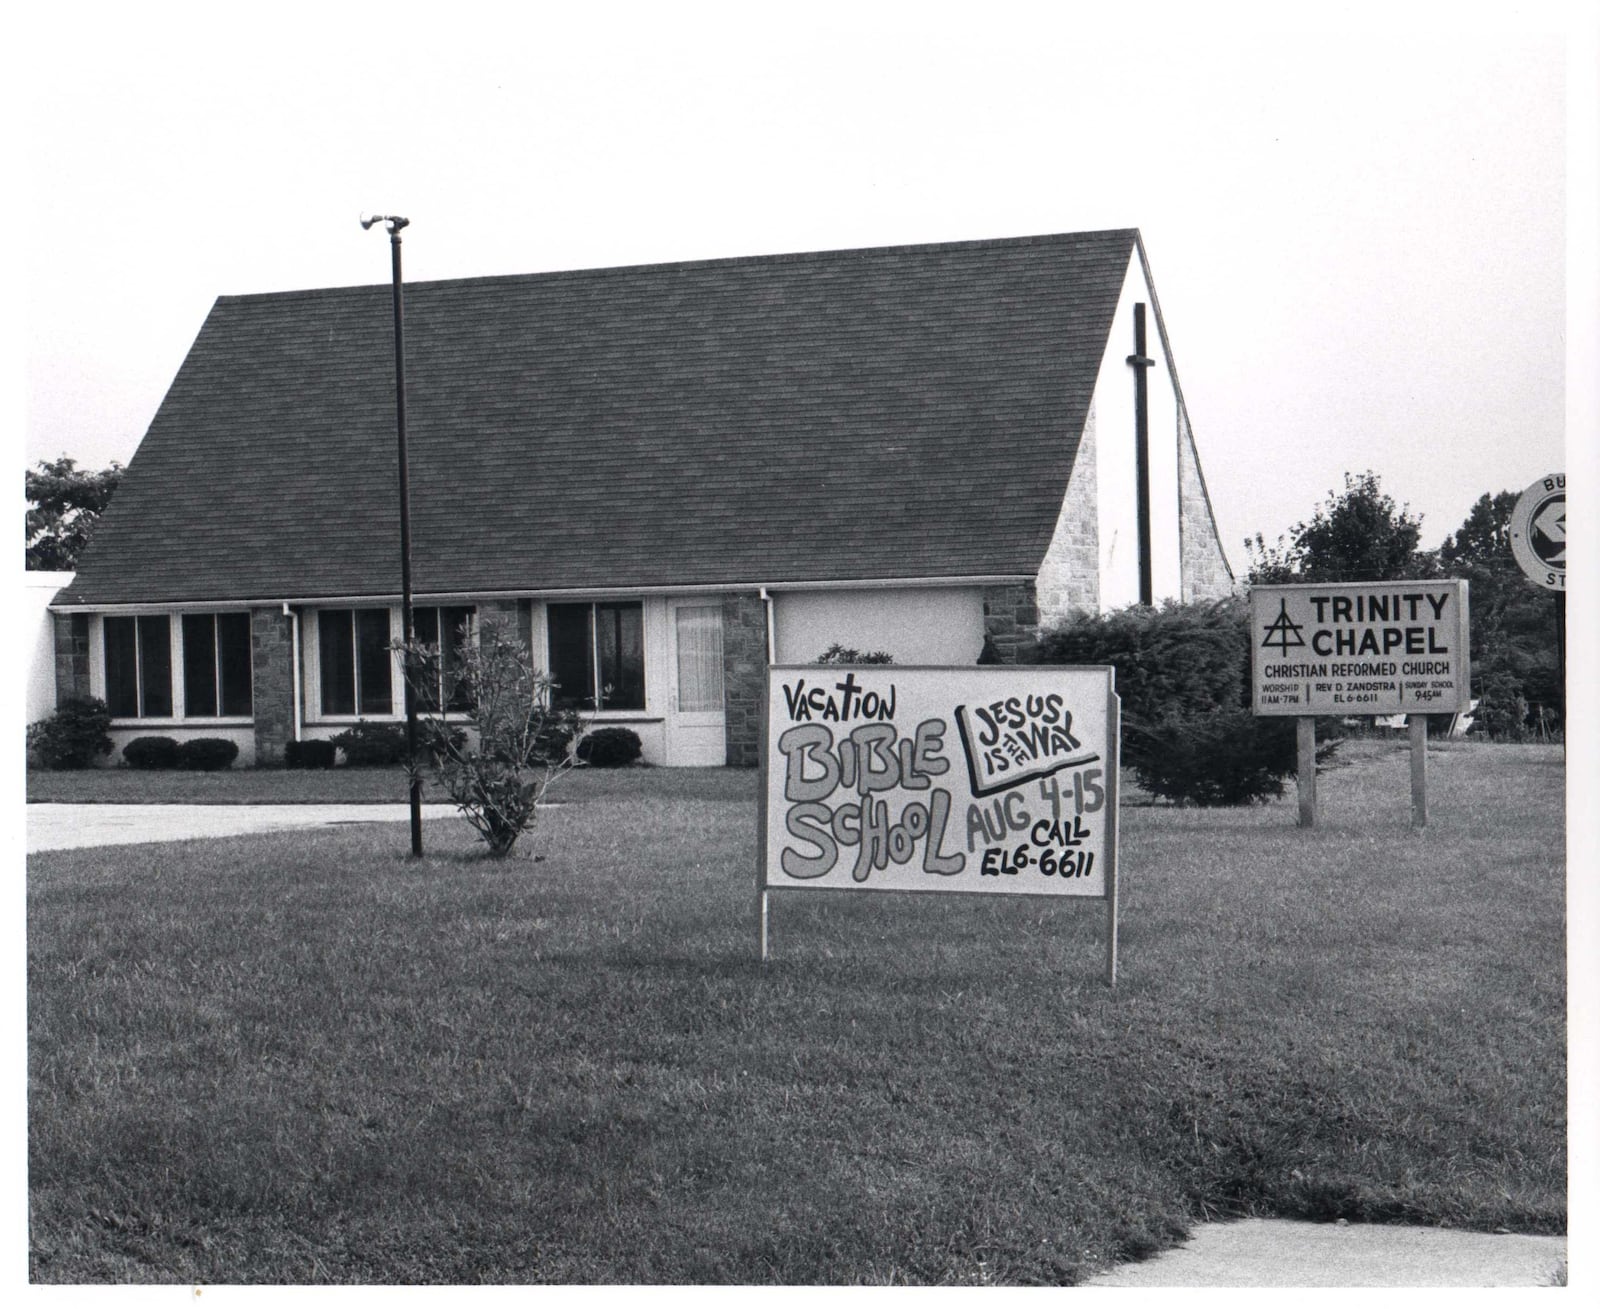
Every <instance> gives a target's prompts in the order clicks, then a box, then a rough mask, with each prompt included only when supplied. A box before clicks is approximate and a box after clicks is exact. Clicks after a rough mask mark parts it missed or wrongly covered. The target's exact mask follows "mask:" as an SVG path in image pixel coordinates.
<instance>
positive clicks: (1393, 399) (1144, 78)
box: [14, 3, 1568, 571]
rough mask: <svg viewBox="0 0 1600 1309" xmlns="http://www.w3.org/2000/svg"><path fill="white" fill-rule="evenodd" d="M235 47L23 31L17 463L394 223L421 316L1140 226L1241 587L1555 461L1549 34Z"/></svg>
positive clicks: (329, 31)
mask: <svg viewBox="0 0 1600 1309" xmlns="http://www.w3.org/2000/svg"><path fill="white" fill-rule="evenodd" d="M577 10H581V11H582V12H581V14H580V13H577V12H575V11H577ZM217 12H218V10H217V8H215V7H205V8H195V9H192V10H191V9H188V8H186V7H180V6H171V5H163V4H160V3H156V4H154V5H147V6H139V7H137V8H136V9H135V8H133V7H127V8H122V9H109V10H107V11H106V12H98V11H97V12H96V14H95V21H93V22H87V21H85V20H84V17H83V14H82V13H81V12H80V11H78V10H69V11H66V12H65V14H58V15H57V16H54V17H44V18H37V19H30V20H26V21H28V22H29V23H31V24H32V25H33V27H34V29H35V30H34V32H33V40H32V41H31V42H29V43H28V45H27V48H28V49H29V50H30V51H31V52H32V54H31V55H30V58H29V60H28V66H27V67H24V68H22V69H20V74H21V76H22V78H23V79H24V92H23V95H22V96H21V97H19V99H20V102H21V103H20V111H21V113H22V115H23V118H24V121H25V124H26V131H25V133H24V136H23V140H24V143H25V144H24V160H23V163H24V167H25V170H26V172H25V176H26V178H27V183H28V184H27V185H26V186H25V188H24V189H23V191H22V194H21V203H20V211H21V212H20V215H14V218H16V217H20V220H21V225H22V228H23V233H24V242H25V248H26V251H27V258H26V260H25V261H24V266H23V268H22V270H21V277H20V283H21V290H22V296H21V302H20V303H21V312H22V318H23V339H24V345H25V363H24V368H23V398H24V406H25V407H24V415H25V417H24V442H23V444H24V447H25V449H24V458H25V459H26V461H27V462H28V463H30V464H31V463H33V462H34V461H37V460H39V459H45V458H54V457H55V456H57V455H60V454H63V453H65V454H69V455H71V456H72V457H73V458H75V459H77V461H78V462H79V463H80V464H82V465H87V466H94V467H98V466H102V465H103V464H105V463H106V462H108V461H110V460H112V459H117V460H122V461H124V462H125V461H127V460H128V459H129V458H130V457H131V455H132V454H133V452H134V450H135V448H136V446H137V444H138V441H139V439H140V438H141V436H142V435H143V433H144V430H145V428H146V427H147V426H148V424H149V422H150V419H151V418H152V416H153V415H154V413H155V410H156V407H157V406H158V405H159V403H160V402H161V399H162V396H163V394H164V393H165V390H166V388H167V386H168V385H169V384H170V382H171V380H172V378H173V376H174V374H175V373H176V371H177V369H178V367H179V365H180V364H181V362H182V360H183V357H184V354H185V353H186V351H187V349H188V347H189V345H190V343H191V342H192V341H193V339H194V336H195V334H196V332H197V331H198V330H199V327H200V325H201V323H202V321H203V320H204V318H205V316H206V313H207V311H208V310H209V308H210V305H211V303H212V301H213V300H214V299H215V298H216V297H217V296H218V295H223V294H238V293H247V292H259V291H276V290H286V289H295V288H302V287H313V286H329V285H350V284H360V283H373V282H382V281H385V280H386V279H387V277H388V275H389V264H388V250H387V245H386V242H385V240H384V238H383V235H382V231H381V228H375V229H374V230H373V231H372V232H364V231H363V230H362V229H361V227H360V225H359V222H358V218H359V216H360V215H361V214H362V213H370V212H373V211H381V212H385V213H396V212H398V213H402V214H405V215H406V216H408V217H409V218H410V219H411V226H410V228H409V229H408V230H407V231H406V234H405V273H406V277H407V280H408V281H410V280H423V279H430V278H446V277H464V276H473V275H478V274H505V273H524V272H537V271H543V270H548V269H561V268H579V267H597V266H606V265H619V264H633V263H648V262H656V261H667V260H679V259H699V258H714V257H719V256H732V255H750V254H768V253H778V252H782V251H793V250H816V249H830V248H844V247H853V246H869V245H894V244H905V243H914V242H925V241H954V240H965V239H972V238H992V237H1007V236H1017V235H1024V234H1030V233H1041V232H1060V231H1075V230H1090V229H1096V228H1107V227H1123V226H1135V227H1139V228H1140V229H1141V230H1142V231H1143V234H1144V238H1145V243H1146V247H1147V250H1148V252H1149V256H1150V261H1151V268H1152V272H1153V275H1154V280H1155V285H1156V290H1157V294H1158V296H1159V297H1160V301H1161V307H1162V311H1163V314H1164V316H1165V319H1166V322H1167V326H1168V329H1169V331H1170V334H1171V340H1172V344H1173V352H1174V358H1175V361H1176V364H1177V368H1178V371H1179V377H1180V380H1181V382H1182V384H1183V388H1184V392H1185V397H1186V399H1187V402H1188V406H1189V411H1190V418H1191V420H1192V422H1193V425H1194V431H1195V435H1196V439H1197V442H1198V445H1199V450H1200V458H1201V462H1202V466H1203V468H1204V471H1205V475H1206V478H1207V482H1208V487H1209V490H1210V494H1211V498H1212V502H1213V505H1214V508H1215V511H1216V514H1217V518H1218V523H1219V528H1220V530H1221V535H1222V539H1223V543H1224V547H1225V549H1226V550H1227V552H1228V554H1229V557H1230V560H1231V561H1232V562H1233V564H1234V567H1235V569H1236V570H1238V571H1242V570H1243V568H1244V567H1245V566H1246V565H1247V563H1248V560H1247V557H1246V555H1245V552H1244V550H1243V547H1242V542H1243V540H1244V538H1245V537H1246V536H1249V535H1254V534H1255V533H1257V532H1261V533H1263V534H1264V535H1265V536H1266V538H1267V540H1268V541H1269V542H1270V541H1272V540H1273V539H1275V538H1276V537H1277V536H1279V535H1280V534H1282V533H1285V532H1287V531H1288V530H1289V529H1290V528H1291V527H1292V525H1293V524H1294V523H1296V522H1297V521H1300V520H1302V519H1304V518H1307V517H1309V516H1310V514H1311V513H1312V512H1313V510H1314V509H1315V508H1316V507H1317V505H1318V504H1320V503H1322V502H1323V501H1324V500H1325V499H1326V497H1327V496H1328V494H1329V493H1330V491H1332V490H1334V489H1335V488H1339V487H1341V486H1342V484H1343V475H1344V474H1345V473H1346V472H1360V471H1363V470H1367V469H1371V470H1373V471H1375V472H1376V473H1378V474H1379V476H1380V478H1381V481H1382V485H1383V487H1384V489H1385V490H1386V491H1387V492H1388V493H1389V494H1390V495H1392V496H1393V497H1394V499H1395V500H1396V501H1397V502H1399V503H1402V504H1405V505H1408V506H1409V508H1410V510H1411V512H1413V513H1415V514H1420V515H1421V516H1422V519H1423V543H1424V544H1425V545H1430V546H1431V545H1436V544H1438V541H1439V540H1440V539H1441V538H1442V537H1443V536H1444V534H1445V533H1447V532H1449V531H1452V530H1454V529H1455V528H1456V527H1457V526H1459V525H1460V523H1461V521H1462V520H1463V519H1464V518H1465V516H1466V514H1467V511H1468V510H1469V509H1470V507H1471V505H1472V503H1473V501H1475V500H1476V499H1477V498H1478V497H1479V496H1480V495H1482V494H1483V493H1484V492H1486V491H1500V490H1504V489H1508V488H1510V489H1516V490H1520V489H1522V488H1523V487H1525V486H1527V485H1528V484H1529V483H1530V482H1532V481H1533V480H1534V479H1535V478H1537V477H1540V476H1542V475H1544V474H1545V473H1547V472H1551V471H1556V470H1560V469H1562V468H1563V467H1564V454H1563V437H1564V425H1563V409H1564V381H1565V352H1566V331H1565V327H1566V323H1565V316H1566V278H1567V271H1566V266H1565V260H1564V248H1565V240H1566V220H1567V214H1566V206H1565V203H1564V200H1565V197H1564V181H1565V171H1566V166H1567V165H1566V153H1565V151H1566V144H1567V139H1566V138H1567V130H1566V115H1567V105H1566V99H1565V96H1564V82H1565V79H1566V69H1567V61H1568V50H1567V49H1566V47H1565V45H1564V43H1563V40H1562V32H1563V26H1562V23H1563V14H1564V9H1563V7H1562V6H1529V7H1519V6H1515V5H1500V6H1497V7H1494V8H1493V9H1492V10H1488V11H1482V12H1492V13H1493V15H1494V17H1493V18H1492V19H1490V18H1484V17H1482V16H1481V13H1480V11H1475V10H1473V9H1471V8H1465V9H1463V8H1461V7H1459V6H1452V7H1450V8H1448V9H1447V8H1445V7H1442V6H1434V5H1428V4H1424V5H1417V6H1412V7H1407V6H1405V5H1399V6H1393V5H1391V6H1382V7H1377V8H1372V9H1357V8H1350V7H1341V6H1325V7H1323V8H1322V9H1320V10H1319V11H1318V13H1319V15H1320V17H1319V18H1318V20H1317V22H1316V25H1308V24H1306V23H1304V22H1302V23H1299V24H1288V25H1286V20H1285V19H1284V17H1283V12H1282V8H1281V7H1268V6H1262V7H1256V6H1250V5H1244V4H1237V5H1227V4H1224V5H1220V6H1209V7H1206V8H1205V11H1204V12H1205V18H1204V21H1203V22H1202V21H1201V20H1199V19H1196V18H1195V17H1193V16H1192V13H1190V12H1189V11H1186V10H1184V9H1183V8H1181V7H1177V6H1172V7H1169V6H1166V5H1164V4H1161V3H1152V4H1148V5H1142V6H1141V7H1140V9H1139V12H1138V16H1137V18H1132V17H1110V16H1108V15H1107V14H1106V12H1105V7H1103V6H1088V5H1072V4H1061V5H1008V4H1004V3H994V4H988V5H983V6H975V5H974V6H966V7H962V6H940V5H937V4H927V5H918V6H907V5H899V4H894V5H889V4H880V5H874V4H870V3H860V4H856V5H840V6H831V5H828V4H807V5H804V6H793V7H784V6H770V7H758V6H742V7H728V8H722V7H715V6H709V5H692V4H690V5H676V6H652V7H646V6H640V7H605V6H566V5H564V6H559V7H557V6H539V5H533V6H527V7H522V8H518V9H516V10H513V7H510V6H506V7H500V6H496V7H493V8H487V9H480V8H478V7H476V6H474V5H473V4H470V3H466V4H459V5H454V6H451V7H450V14H451V17H450V19H449V22H448V24H447V25H443V26H441V24H440V22H439V20H438V18H437V13H438V11H437V10H436V9H433V8H429V9H427V10H420V9H412V8H409V7H407V6H404V5H402V6H398V7H384V6H372V5H367V6H354V5H350V6H346V5H342V4H337V3H336V4H322V5H318V6H315V7H306V8H301V7H298V6H296V5H293V4H288V5H278V6H272V7H257V9H256V12H255V16H254V17H253V18H252V19H250V20H248V21H240V20H227V21H224V20H219V19H218V18H216V17H215V16H214V15H215V14H216V13H217ZM422 14H427V15H428V17H427V19H426V20H425V21H424V20H423V19H422V18H421V15H422ZM1463 15H1465V16H1466V17H1463ZM1380 19H1381V20H1382V22H1381V23H1380V21H1379V20H1380Z"/></svg>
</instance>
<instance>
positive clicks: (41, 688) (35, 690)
mask: <svg viewBox="0 0 1600 1309" xmlns="http://www.w3.org/2000/svg"><path fill="white" fill-rule="evenodd" d="M73 576H74V574H72V573H32V572H27V571H24V572H23V574H22V578H23V581H22V648H23V649H24V650H25V651H27V669H28V698H27V701H26V706H27V721H28V722H30V723H36V722H38V721H39V719H41V718H48V717H49V716H50V715H51V714H53V713H54V712H55V708H56V645H55V628H54V626H53V625H52V623H51V621H50V611H49V608H48V607H47V606H48V605H49V604H50V601H51V600H52V599H53V598H54V597H55V593H56V592H57V591H59V590H60V589H61V588H62V587H63V586H66V585H67V584H68V583H70V582H71V581H72V579H73Z"/></svg>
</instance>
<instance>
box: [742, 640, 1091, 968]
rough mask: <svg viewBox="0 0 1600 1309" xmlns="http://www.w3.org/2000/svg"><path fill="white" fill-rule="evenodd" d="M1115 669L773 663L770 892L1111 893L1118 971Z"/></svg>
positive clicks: (766, 796) (765, 757) (767, 829)
mask: <svg viewBox="0 0 1600 1309" xmlns="http://www.w3.org/2000/svg"><path fill="white" fill-rule="evenodd" d="M1113 678H1114V673H1113V670H1112V669H1110V668H1106V667H1092V668H1084V667H1030V668H1018V667H997V666H986V667H963V668H930V667H900V666H894V665H881V664H879V665H857V666H820V665H815V664H805V665H774V666H772V667H771V668H769V669H768V673H767V694H766V711H765V714H764V724H763V726H764V736H763V742H764V744H763V748H762V755H761V758H762V764H761V767H762V778H761V797H762V799H761V818H760V824H761V826H760V842H761V857H760V860H759V873H758V878H759V881H758V891H759V909H758V911H759V914H760V932H761V957H762V959H763V960H765V959H766V958H767V897H768V894H769V892H771V891H774V890H785V891H811V892H815V891H839V892H860V891H912V892H935V893H939V892H943V893H975V894H990V895H1032V896H1064V897H1075V898H1085V899H1095V900H1103V901H1105V903H1106V911H1107V924H1106V982H1107V984H1108V985H1111V986H1114V985H1116V979H1117V962H1118V960H1117V805H1118V778H1117V770H1118V765H1119V754H1120V751H1119V743H1120V733H1121V719H1120V702H1119V701H1118V699H1117V695H1116V692H1115V689H1114V685H1113Z"/></svg>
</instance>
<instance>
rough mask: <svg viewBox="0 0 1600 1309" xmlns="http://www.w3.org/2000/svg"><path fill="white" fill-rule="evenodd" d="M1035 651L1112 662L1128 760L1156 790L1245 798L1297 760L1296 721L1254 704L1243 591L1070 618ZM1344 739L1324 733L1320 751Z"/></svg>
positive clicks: (1052, 657)
mask: <svg viewBox="0 0 1600 1309" xmlns="http://www.w3.org/2000/svg"><path fill="white" fill-rule="evenodd" d="M1034 659H1035V662H1037V663H1041V664H1110V665H1111V666H1112V667H1113V668H1115V669H1116V673H1117V684H1116V685H1117V694H1118V695H1119V696H1121V698H1122V762H1123V764H1124V765H1125V766H1126V767H1128V768H1131V769H1132V770H1133V773H1134V776H1135V777H1136V778H1138V780H1139V784H1140V785H1141V786H1143V787H1144V788H1145V789H1146V790H1148V791H1149V792H1150V793H1151V794H1152V795H1156V796H1159V797H1160V798H1162V799H1165V800H1172V801H1174V802H1176V803H1178V804H1198V805H1236V804H1247V803H1250V802H1251V801H1255V800H1263V799H1266V798H1267V797H1268V796H1276V795H1282V794H1283V782H1284V779H1285V778H1286V777H1288V776H1290V775H1291V774H1293V773H1294V772H1295V770H1296V767H1297V757H1296V750H1295V729H1294V726H1293V724H1292V722H1290V721H1289V720H1288V719H1276V718H1257V717H1256V716H1255V715H1254V714H1252V713H1251V712H1250V707H1249V703H1248V700H1247V697H1248V695H1249V688H1250V612H1249V608H1248V606H1247V604H1246V603H1245V602H1244V601H1243V600H1242V599H1237V598H1233V599H1227V600H1220V601H1215V602H1212V603H1209V604H1193V605H1177V604H1171V605H1165V606H1163V607H1162V608H1160V609H1151V608H1147V607H1142V606H1134V607H1132V608H1129V609H1122V610H1118V611H1117V612H1115V613H1111V614H1106V615H1103V616H1098V617H1084V618H1078V619H1073V620H1071V621H1069V622H1067V623H1066V624H1064V625H1063V626H1061V627H1058V628H1057V629H1056V630H1054V631H1052V632H1049V633H1047V634H1046V635H1045V636H1044V637H1043V638H1042V639H1041V640H1040V642H1039V644H1038V647H1037V650H1036V654H1035V656H1034ZM1338 744H1339V743H1338V742H1337V741H1326V742H1324V743H1323V744H1322V745H1321V746H1319V747H1318V750H1317V757H1318V759H1319V760H1320V759H1325V758H1327V757H1329V756H1330V755H1332V754H1333V752H1334V751H1335V750H1336V749H1338Z"/></svg>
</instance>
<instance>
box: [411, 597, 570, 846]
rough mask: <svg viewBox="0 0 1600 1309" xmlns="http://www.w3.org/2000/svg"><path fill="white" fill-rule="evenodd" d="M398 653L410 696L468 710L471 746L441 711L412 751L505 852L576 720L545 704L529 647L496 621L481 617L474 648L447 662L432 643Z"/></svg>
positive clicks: (560, 766) (427, 717)
mask: <svg viewBox="0 0 1600 1309" xmlns="http://www.w3.org/2000/svg"><path fill="white" fill-rule="evenodd" d="M400 651H401V653H402V655H404V656H405V659H404V666H405V669H406V676H407V677H408V678H410V679H411V684H412V686H413V687H414V688H416V689H418V690H433V689H434V688H438V687H440V686H441V685H442V687H443V695H442V696H440V699H441V700H442V702H443V703H445V704H451V703H461V702H462V701H463V699H464V700H465V701H466V702H467V703H470V704H471V705H472V706H473V711H472V713H473V719H474V721H475V722H476V724H477V729H478V732H477V742H476V745H475V746H474V744H473V743H472V741H471V739H470V738H469V737H468V736H467V734H466V733H465V732H463V731H462V730H461V729H460V728H459V727H454V726H452V725H450V724H449V723H447V722H446V721H445V719H444V716H443V715H442V714H440V713H438V712H427V713H424V714H423V715H421V716H420V717H419V719H418V727H419V728H420V731H421V734H420V737H419V744H420V745H421V746H422V747H423V751H424V757H425V758H426V760H427V761H428V765H429V767H430V769H431V771H432V773H433V776H434V778H435V780H436V781H437V782H438V783H439V785H440V786H442V787H443V788H444V789H445V791H447V792H448V793H449V795H450V798H451V799H452V800H454V801H455V803H456V807H457V808H459V809H460V810H461V814H462V816H463V817H464V818H465V819H466V820H467V821H468V822H469V823H471V824H472V826H473V827H474V828H475V829H476V830H477V833H478V836H479V837H480V838H481V839H482V840H483V841H484V842H485V844H487V845H488V847H489V853H490V854H492V855H495V856H497V857H499V856H504V855H507V854H509V853H510V852H511V848H512V846H514V845H515V844H516V842H517V838H518V837H519V836H521V835H522V833H523V832H525V831H526V830H527V829H528V828H530V827H531V826H533V823H534V820H535V818H536V817H537V815H538V807H539V802H540V801H541V800H542V799H543V798H544V793H545V791H546V789H547V788H548V787H549V786H550V784H551V782H553V781H554V780H555V779H556V777H557V776H559V775H560V773H561V772H563V771H564V770H565V769H567V768H570V767H571V766H572V760H571V758H570V756H568V754H567V752H566V749H565V743H566V742H569V741H571V740H572V738H573V737H574V736H575V735H577V733H578V731H579V729H580V723H579V720H578V716H577V713H576V712H575V711H574V710H571V709H558V708H555V707H554V706H552V705H551V703H550V690H551V683H550V679H549V678H548V677H547V676H545V675H544V674H543V673H541V672H539V671H538V670H537V669H536V668H534V666H533V661H532V659H531V657H530V656H529V654H528V647H527V646H525V645H524V644H523V643H522V642H521V641H520V640H518V639H517V636H516V629H515V627H514V626H513V625H512V624H510V623H508V622H506V621H505V620H504V619H502V618H499V617H496V616H493V615H485V616H484V618H483V619H482V621H481V622H480V623H479V624H478V639H477V641H476V642H471V641H469V642H466V643H465V644H464V645H463V646H462V647H461V648H460V649H459V650H458V651H456V652H454V655H453V657H452V659H451V660H450V662H449V663H448V664H445V663H443V661H442V657H441V654H440V650H439V647H438V646H436V645H434V646H430V645H427V644H424V643H422V642H417V643H414V644H413V645H412V646H411V647H410V648H409V649H408V648H407V647H405V646H404V645H402V646H401V647H400ZM556 742H560V743H561V748H560V750H559V753H557V751H556V749H555V743H556Z"/></svg>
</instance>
